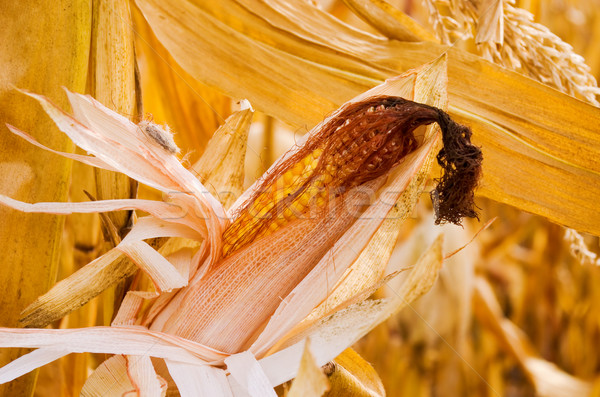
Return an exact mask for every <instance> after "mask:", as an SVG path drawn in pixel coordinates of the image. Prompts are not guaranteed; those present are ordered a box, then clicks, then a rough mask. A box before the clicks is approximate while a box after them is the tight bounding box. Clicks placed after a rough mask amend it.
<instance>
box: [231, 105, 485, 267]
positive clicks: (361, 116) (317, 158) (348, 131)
mask: <svg viewBox="0 0 600 397" xmlns="http://www.w3.org/2000/svg"><path fill="white" fill-rule="evenodd" d="M433 122H438V123H439V124H440V125H441V127H442V131H443V135H444V145H445V146H447V147H446V150H445V151H444V149H442V150H443V151H442V152H440V155H438V162H440V164H441V165H442V167H443V168H444V170H445V172H446V173H447V174H448V175H447V176H444V177H443V178H442V179H441V180H439V182H440V184H444V186H445V187H446V190H447V189H449V188H452V187H455V188H456V187H457V188H460V191H459V194H458V195H450V197H451V198H452V199H453V200H454V202H453V204H452V205H454V204H457V202H458V204H460V205H462V206H464V205H465V204H464V203H461V201H464V197H463V196H464V195H465V194H466V195H467V196H469V195H470V196H469V197H467V199H468V198H470V200H471V202H470V205H471V206H472V190H473V189H474V187H475V185H476V183H477V179H478V177H479V164H480V162H481V152H480V151H479V149H478V148H476V147H474V146H472V145H471V144H470V141H469V138H470V134H471V132H470V130H469V129H468V128H467V127H464V126H461V125H458V124H456V123H454V122H453V121H452V120H450V118H449V117H448V115H447V114H446V113H444V112H443V111H441V110H440V109H437V108H434V107H431V106H427V105H423V104H419V103H415V102H412V101H408V100H405V99H402V98H398V97H387V96H379V97H372V98H369V99H368V100H365V101H362V102H355V103H350V104H348V105H346V106H345V107H344V108H342V109H341V110H340V111H339V112H338V113H337V114H335V115H334V116H333V117H331V118H330V120H328V122H327V123H325V124H324V125H323V126H322V128H321V129H320V130H319V131H318V132H316V133H315V134H313V135H312V136H311V138H310V139H309V140H308V141H307V142H306V144H305V145H304V146H303V147H302V148H300V149H299V150H298V151H297V152H296V153H295V154H294V155H292V156H290V158H288V159H287V160H286V161H284V162H282V163H280V164H279V165H277V166H276V167H275V168H274V169H273V170H272V171H271V172H270V173H269V174H268V175H267V176H266V177H264V178H263V180H262V182H261V183H260V185H259V188H258V189H257V191H256V193H255V194H254V195H253V196H252V197H250V199H249V200H248V201H247V202H246V203H245V205H243V206H242V207H241V209H240V211H239V212H238V214H237V216H236V217H235V219H234V220H233V222H232V224H231V225H230V226H229V227H228V228H227V229H226V230H225V232H224V234H223V255H224V256H228V255H230V254H231V253H232V252H234V251H236V250H237V249H239V248H241V247H243V246H244V245H246V244H248V243H250V242H251V241H253V240H254V239H256V238H259V237H263V236H266V235H269V234H271V233H273V232H274V231H276V230H278V229H279V228H281V227H283V226H284V225H286V224H287V223H288V222H291V221H293V220H295V219H298V218H302V217H307V216H319V214H320V213H322V212H323V211H325V210H326V209H327V203H328V202H329V201H330V200H332V199H334V198H335V197H337V196H339V195H341V194H343V193H344V192H346V191H348V190H349V189H351V188H353V187H355V186H358V185H360V184H362V183H365V182H367V181H370V180H373V179H375V178H377V177H380V176H382V175H384V174H387V173H388V172H389V171H390V170H391V169H392V168H393V167H395V166H396V165H398V164H399V163H400V162H401V161H402V159H403V158H404V157H405V156H406V155H408V154H409V153H411V152H413V151H414V150H415V149H416V148H417V147H418V145H419V143H418V139H417V138H416V137H415V135H414V131H415V129H416V128H417V127H419V126H421V125H426V124H431V123H433ZM465 148H466V149H465ZM457 150H458V151H457ZM456 153H458V156H454V155H455V154H456ZM453 156H454V157H453ZM465 156H466V158H467V161H466V162H465V163H464V164H458V163H460V162H461V161H463V160H464V158H465ZM455 157H456V158H455ZM442 163H444V164H442ZM457 164H458V166H457ZM464 171H468V172H467V174H468V175H467V179H469V183H467V184H466V185H464V182H465V181H464V180H458V179H456V175H457V173H462V172H464ZM452 178H454V180H450V182H449V181H448V179H452ZM471 179H472V180H471ZM457 181H458V182H461V183H462V184H461V183H458V184H457V183H455V182H457ZM448 196H449V195H448V192H447V191H437V193H436V194H435V195H434V196H432V198H433V199H434V202H436V203H437V204H438V206H439V205H446V204H447V203H446V201H447V200H446V197H448ZM467 201H468V200H467ZM458 204H457V205H458ZM452 205H450V207H452ZM467 205H469V204H468V203H467ZM446 207H447V205H446ZM451 212H456V209H453V208H451ZM458 212H460V213H461V214H463V213H464V215H461V216H465V215H466V216H474V215H475V212H474V211H472V209H471V211H470V212H469V211H468V210H464V209H463V210H461V209H460V208H459V209H458ZM440 215H441V216H442V217H443V216H445V212H443V213H441V214H440ZM461 216H459V217H458V218H457V216H456V214H454V215H452V218H451V219H450V218H448V219H447V220H449V221H451V222H454V223H456V222H455V221H458V222H460V217H461Z"/></svg>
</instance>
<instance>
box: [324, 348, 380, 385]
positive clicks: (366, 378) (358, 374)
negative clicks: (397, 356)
mask: <svg viewBox="0 0 600 397" xmlns="http://www.w3.org/2000/svg"><path fill="white" fill-rule="evenodd" d="M331 364H332V367H333V372H331V373H330V374H328V377H329V382H330V383H331V390H330V391H329V393H327V397H336V396H340V397H341V396H351V397H383V396H385V395H386V394H385V389H384V388H383V383H382V382H381V379H380V378H379V375H377V372H376V371H375V369H374V368H373V367H372V366H371V364H369V363H368V362H367V361H365V359H364V358H362V357H361V356H360V355H359V354H358V353H356V351H354V350H353V349H351V348H348V349H346V350H344V351H343V352H342V354H340V355H339V356H337V357H336V358H335V360H333V361H332V363H331Z"/></svg>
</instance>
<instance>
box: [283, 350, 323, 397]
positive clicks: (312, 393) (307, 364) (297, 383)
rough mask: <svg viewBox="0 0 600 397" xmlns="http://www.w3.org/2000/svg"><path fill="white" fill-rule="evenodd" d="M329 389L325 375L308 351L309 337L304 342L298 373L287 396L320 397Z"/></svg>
mask: <svg viewBox="0 0 600 397" xmlns="http://www.w3.org/2000/svg"><path fill="white" fill-rule="evenodd" d="M329 389H330V386H329V381H328V380H327V376H326V375H325V374H324V373H323V370H322V369H321V367H320V366H318V365H317V363H316V362H315V358H314V356H313V354H312V353H311V351H310V339H307V340H306V343H305V344H304V352H303V353H302V358H301V359H300V368H298V374H297V375H296V378H295V379H294V382H293V383H292V386H291V387H290V390H289V392H288V394H287V397H304V396H307V397H320V396H322V395H323V394H324V393H325V392H327V391H328V390H329Z"/></svg>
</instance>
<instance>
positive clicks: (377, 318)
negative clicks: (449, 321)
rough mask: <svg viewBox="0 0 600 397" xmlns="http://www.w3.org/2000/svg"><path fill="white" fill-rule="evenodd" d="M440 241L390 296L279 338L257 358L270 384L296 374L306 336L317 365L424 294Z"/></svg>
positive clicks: (436, 268)
mask: <svg viewBox="0 0 600 397" xmlns="http://www.w3.org/2000/svg"><path fill="white" fill-rule="evenodd" d="M442 243H443V238H442V236H439V237H438V238H437V239H436V240H435V241H434V243H433V244H432V245H431V246H430V247H429V248H428V249H427V251H426V252H425V253H424V254H423V255H422V256H421V258H419V260H418V261H417V263H416V264H415V266H414V267H413V268H412V270H411V271H410V274H409V276H408V277H407V278H406V279H405V280H406V281H405V283H403V284H402V287H401V288H400V289H399V290H398V291H396V293H395V294H394V296H393V297H392V298H389V299H381V300H365V301H362V302H360V303H357V304H354V305H352V306H349V307H347V308H345V309H342V310H339V311H337V312H336V313H335V314H333V315H330V316H328V317H326V318H323V319H321V320H319V321H316V322H312V323H311V324H307V323H303V324H302V325H301V327H298V328H297V329H294V330H293V332H290V333H289V334H288V335H286V337H284V338H282V339H281V340H280V341H279V343H277V344H276V345H275V346H274V347H273V348H272V349H271V352H270V353H269V354H268V355H267V357H265V358H263V359H261V360H260V363H261V366H262V367H263V369H264V370H265V372H266V373H267V374H269V378H270V379H271V382H272V384H273V386H276V385H279V384H281V383H283V382H286V381H288V380H290V379H292V378H293V377H294V376H295V374H296V372H297V370H298V363H299V360H300V356H301V355H302V351H303V343H304V340H305V339H306V338H307V337H310V339H311V344H312V346H313V349H312V350H311V351H312V352H313V354H314V356H315V358H316V360H317V364H318V365H325V364H326V363H328V362H329V361H331V360H333V359H334V358H335V357H337V356H338V355H339V354H340V353H342V352H343V351H344V350H346V349H347V348H348V346H351V345H352V344H353V343H355V342H356V341H357V340H358V339H360V338H361V337H362V336H364V335H365V334H367V333H368V332H369V331H370V330H372V329H373V328H374V327H375V326H377V325H378V324H380V323H381V322H383V321H385V320H386V319H387V318H389V317H390V316H392V315H393V314H394V313H397V312H398V311H399V310H402V308H404V307H406V306H407V305H410V304H411V303H412V302H413V301H414V300H415V299H417V298H419V297H420V296H421V295H423V294H425V293H427V291H428V290H429V289H430V288H431V287H432V285H433V283H434V281H435V280H436V277H437V273H438V272H439V270H440V268H441V266H442V263H443V254H442ZM284 363H285V364H286V365H284Z"/></svg>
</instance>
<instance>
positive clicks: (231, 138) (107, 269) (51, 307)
mask: <svg viewBox="0 0 600 397" xmlns="http://www.w3.org/2000/svg"><path fill="white" fill-rule="evenodd" d="M249 115H250V111H249V110H248V109H246V110H241V111H239V112H236V113H234V114H233V115H232V116H230V118H228V119H227V120H226V125H227V126H235V129H234V132H233V133H231V131H230V129H229V128H225V127H223V128H222V129H220V130H219V133H218V134H216V135H215V137H214V139H213V140H212V141H211V144H210V145H209V146H208V148H207V150H206V152H205V153H206V155H207V156H212V155H213V153H223V152H224V151H227V152H228V153H229V155H230V156H231V157H232V158H237V159H239V158H241V157H243V156H244V153H245V152H244V151H245V146H244V145H243V144H241V142H242V141H243V142H245V139H244V137H246V136H247V134H248V128H249V122H250V120H249V117H250V116H249ZM229 165H230V164H229V162H228V161H225V160H224V162H222V163H220V164H219V165H218V166H215V168H214V169H212V171H211V172H210V173H209V175H207V176H206V178H207V179H206V180H203V179H201V182H203V183H205V184H206V186H207V187H212V188H213V189H215V190H217V191H225V190H227V189H230V190H232V191H237V190H239V189H241V186H242V184H243V176H242V175H240V173H239V168H237V167H231V168H229ZM224 198H227V197H225V196H224ZM164 243H165V242H162V244H164ZM137 269H138V267H137V266H136V265H135V264H133V263H132V262H131V261H130V260H129V259H126V258H120V259H116V260H115V261H111V262H108V263H106V262H102V263H101V265H100V264H98V265H97V266H84V267H83V268H81V269H80V270H78V271H77V272H76V273H74V274H73V275H71V276H69V277H67V278H66V279H64V280H62V281H61V282H60V283H58V284H56V285H55V286H54V287H53V288H52V289H51V290H50V291H49V292H48V293H46V294H45V295H42V296H39V297H38V298H37V299H36V300H35V301H34V302H33V303H32V304H31V305H29V306H28V307H27V308H26V309H25V311H24V312H23V313H22V315H21V319H20V321H21V323H22V324H24V325H26V326H28V327H35V328H41V327H44V326H46V325H47V324H49V323H51V322H53V321H55V320H57V319H59V318H62V317H64V316H65V315H67V314H68V313H70V312H72V311H73V310H76V309H77V308H79V307H81V306H83V305H84V304H86V303H87V302H89V301H90V299H92V298H94V297H95V296H97V295H98V294H100V293H101V292H102V291H104V290H106V289H107V288H109V287H110V286H112V285H115V284H116V283H118V282H119V281H121V280H123V279H124V278H125V277H128V276H130V275H132V274H134V273H135V272H136V271H137Z"/></svg>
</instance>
